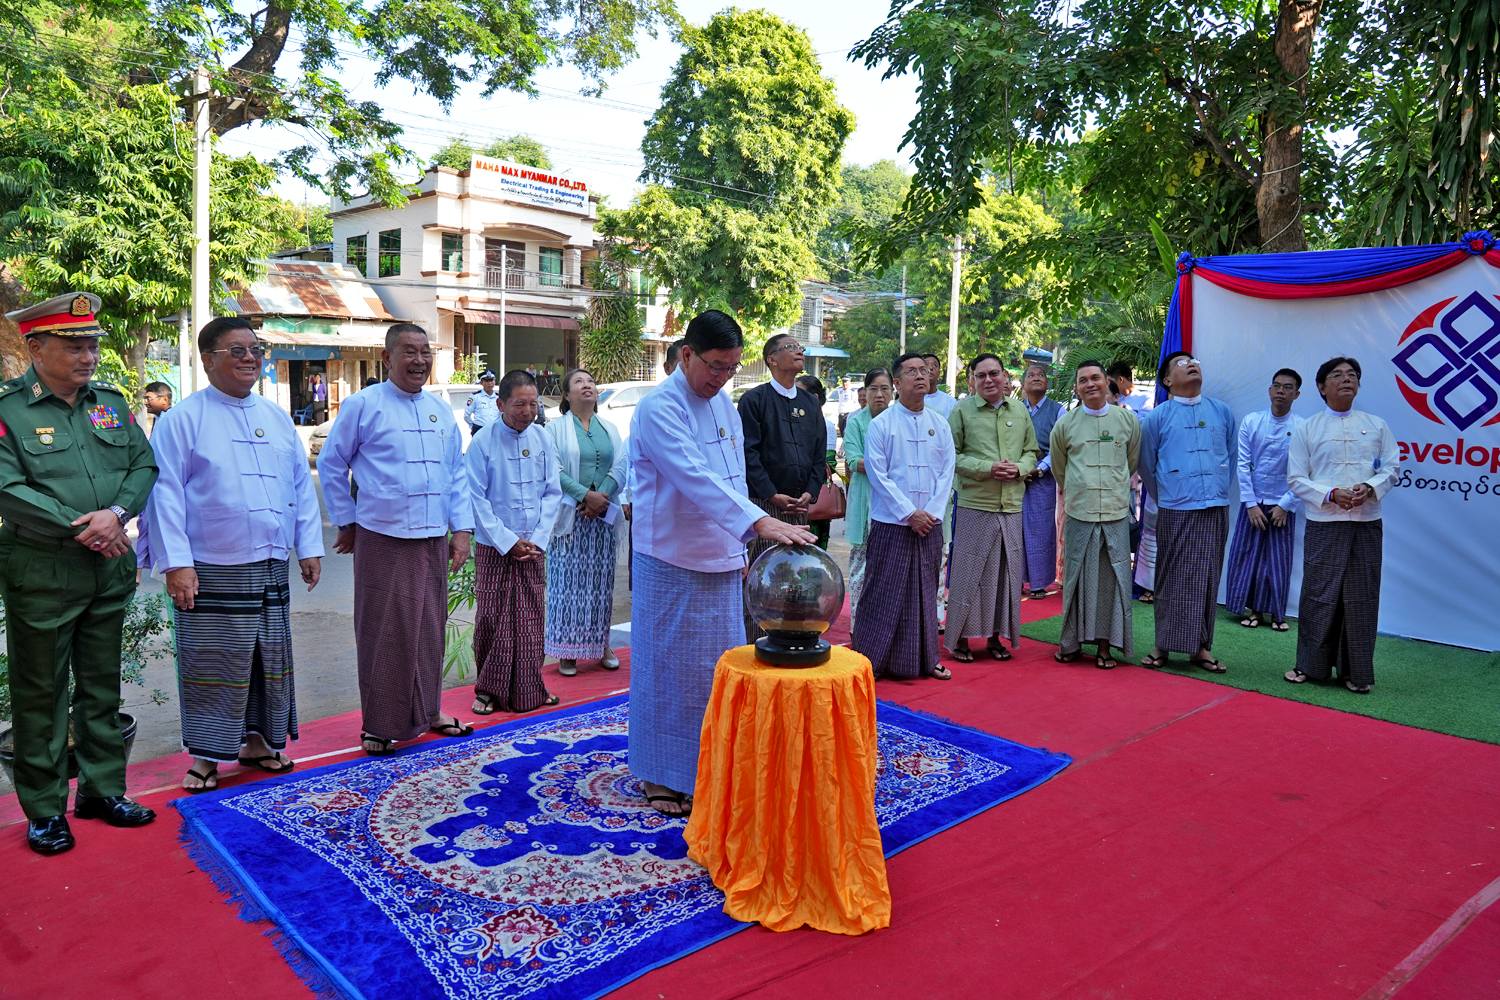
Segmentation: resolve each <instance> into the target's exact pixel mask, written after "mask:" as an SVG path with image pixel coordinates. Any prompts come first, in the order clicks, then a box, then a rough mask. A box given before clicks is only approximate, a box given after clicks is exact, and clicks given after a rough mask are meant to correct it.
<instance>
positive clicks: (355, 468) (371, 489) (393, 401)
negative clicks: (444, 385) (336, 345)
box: [318, 382, 474, 538]
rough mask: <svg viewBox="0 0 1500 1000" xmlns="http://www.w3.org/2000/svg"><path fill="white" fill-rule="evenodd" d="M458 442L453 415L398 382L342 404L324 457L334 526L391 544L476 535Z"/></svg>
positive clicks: (322, 473)
mask: <svg viewBox="0 0 1500 1000" xmlns="http://www.w3.org/2000/svg"><path fill="white" fill-rule="evenodd" d="M459 435H460V431H459V427H458V421H457V420H455V419H454V416H453V411H452V410H451V409H450V408H449V407H448V404H447V403H445V402H444V401H443V400H441V399H440V398H439V397H437V396H436V395H434V394H433V393H430V392H426V391H421V392H415V393H411V392H406V391H404V390H402V389H399V388H397V386H396V384H395V383H394V382H381V383H380V384H379V385H372V386H370V387H369V388H368V389H361V390H360V391H359V392H356V393H355V394H354V395H352V396H350V397H349V398H348V399H346V400H344V403H343V406H342V407H340V409H339V414H338V417H337V418H336V419H335V420H334V421H333V428H332V429H331V430H330V431H329V432H328V440H327V442H325V443H324V445H323V450H322V451H321V452H320V453H319V454H318V478H319V479H320V480H321V481H322V484H323V500H324V502H325V503H326V504H327V505H328V516H329V517H330V518H331V519H332V520H333V523H334V524H336V525H339V526H343V525H347V524H358V525H359V526H360V527H361V528H367V529H369V530H370V531H374V532H378V533H380V534H382V535H388V536H390V537H392V538H436V537H439V536H442V535H446V534H448V532H449V531H473V530H474V509H473V503H472V502H471V500H470V494H469V480H468V476H467V474H466V473H465V470H464V463H463V446H462V444H461V442H460V436H459ZM351 473H352V474H353V476H354V479H355V481H357V482H358V483H359V499H358V501H356V500H355V498H354V497H353V495H352V493H351V491H350V488H349V476H350V474H351Z"/></svg>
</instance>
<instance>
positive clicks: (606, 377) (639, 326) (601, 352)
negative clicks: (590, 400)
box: [578, 247, 645, 384]
mask: <svg viewBox="0 0 1500 1000" xmlns="http://www.w3.org/2000/svg"><path fill="white" fill-rule="evenodd" d="M629 266H630V260H629V258H628V257H627V256H626V255H625V254H624V252H623V251H622V250H621V249H620V248H618V247H616V248H613V249H612V250H610V251H609V252H606V253H605V254H602V255H601V256H600V259H598V260H596V261H595V262H594V263H593V265H592V267H591V268H590V280H589V285H590V286H591V287H593V288H595V289H598V290H600V291H605V290H608V291H613V292H616V293H617V294H614V295H595V296H594V297H593V298H592V299H591V300H590V301H589V308H588V312H587V313H585V314H584V317H583V320H582V322H581V323H579V335H578V359H579V360H578V363H579V364H580V365H581V366H582V367H584V368H587V369H588V371H589V374H591V375H593V376H594V380H595V381H597V382H599V383H600V384H603V383H606V382H624V381H626V380H628V379H630V378H632V377H633V376H634V374H635V366H636V363H637V362H639V361H640V358H641V331H642V330H643V329H644V327H645V316H644V310H643V309H642V308H641V306H640V303H639V302H638V301H637V299H636V297H635V296H634V295H631V294H630V273H629V270H628V269H629Z"/></svg>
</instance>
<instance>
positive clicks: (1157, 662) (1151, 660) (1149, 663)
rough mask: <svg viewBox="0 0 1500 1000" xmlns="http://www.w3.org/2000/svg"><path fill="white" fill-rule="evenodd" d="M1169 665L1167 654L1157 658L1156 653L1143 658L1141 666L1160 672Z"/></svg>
mask: <svg viewBox="0 0 1500 1000" xmlns="http://www.w3.org/2000/svg"><path fill="white" fill-rule="evenodd" d="M1166 665H1167V654H1165V653H1163V654H1162V655H1160V656H1157V655H1156V654H1155V653H1147V654H1146V655H1145V656H1143V657H1141V666H1143V667H1150V668H1151V669H1152V670H1160V669H1161V668H1162V667H1165V666H1166Z"/></svg>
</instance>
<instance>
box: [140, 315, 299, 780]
mask: <svg viewBox="0 0 1500 1000" xmlns="http://www.w3.org/2000/svg"><path fill="white" fill-rule="evenodd" d="M198 353H199V356H200V357H202V359H203V370H204V372H205V373H206V374H207V375H208V387H207V388H206V389H203V390H201V391H199V392H195V393H193V394H191V395H190V396H188V397H187V398H186V399H185V400H183V401H182V403H181V404H180V405H178V406H177V407H176V408H174V409H172V410H170V411H169V412H167V413H165V414H163V415H162V417H161V420H160V421H159V422H158V423H157V426H156V430H155V433H154V434H153V436H152V446H153V447H154V448H155V450H156V460H157V464H158V465H159V466H160V469H161V475H160V478H158V479H157V482H156V489H155V490H154V491H152V494H151V500H150V503H148V504H147V506H146V510H145V512H144V513H143V514H142V515H141V521H142V524H143V530H142V532H141V541H140V542H139V544H138V546H137V548H138V551H139V553H140V555H141V563H142V565H143V566H145V567H147V568H148V569H152V570H154V571H155V572H156V573H158V574H159V575H163V576H165V577H166V584H167V596H168V597H170V598H171V600H172V604H173V606H174V607H175V608H176V624H175V634H176V637H177V643H176V645H177V675H178V691H179V692H180V695H181V697H180V702H179V705H178V709H179V712H180V716H181V721H182V746H183V749H184V750H185V751H187V753H188V754H190V755H191V756H192V758H193V761H192V764H191V766H190V767H189V768H188V771H187V774H186V776H184V778H183V781H182V787H183V788H184V789H186V790H187V791H189V792H194V793H196V792H206V791H211V790H212V789H214V788H217V787H218V784H219V775H218V769H219V766H220V765H221V764H227V763H236V762H237V763H239V764H240V765H241V766H242V767H247V768H254V769H256V770H260V771H267V772H270V773H272V774H278V773H280V772H283V771H290V770H291V769H292V766H293V761H292V760H291V758H290V757H287V756H286V755H285V754H284V753H283V751H285V750H286V748H287V745H288V741H290V740H295V739H296V738H297V705H296V698H295V686H294V682H293V669H292V627H291V615H290V611H291V581H290V573H289V567H288V559H289V557H290V556H291V555H292V554H293V553H294V552H295V554H296V559H297V568H298V572H299V573H300V575H301V577H302V582H303V583H305V584H307V589H308V590H312V589H313V587H315V586H317V583H318V578H319V576H320V575H321V572H322V558H323V514H322V511H321V510H320V509H319V508H318V497H317V494H316V492H314V490H313V484H312V476H311V475H310V474H309V472H308V468H307V454H306V452H305V451H304V450H303V447H302V439H301V438H299V437H298V436H297V430H296V428H295V427H294V426H293V425H292V418H291V417H289V416H287V414H286V413H284V412H283V411H282V410H281V409H280V408H279V407H278V406H276V404H275V403H273V402H271V401H270V400H269V399H266V398H265V397H264V396H261V395H258V394H257V393H256V392H255V391H254V390H255V383H256V382H257V381H259V380H260V368H261V359H262V358H264V357H265V348H264V346H263V345H261V344H260V343H258V342H257V341H256V339H255V331H254V330H253V329H251V327H250V324H249V323H248V322H246V321H245V320H244V319H241V318H238V317H232V316H225V317H220V318H219V319H215V320H211V321H210V322H209V323H207V324H206V325H205V326H204V327H203V329H202V331H200V332H199V334H198Z"/></svg>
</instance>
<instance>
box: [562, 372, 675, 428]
mask: <svg viewBox="0 0 1500 1000" xmlns="http://www.w3.org/2000/svg"><path fill="white" fill-rule="evenodd" d="M656 386H657V383H656V382H606V383H604V384H603V385H601V386H599V387H598V388H599V402H598V403H597V404H595V407H594V412H596V413H598V414H599V416H601V417H603V418H604V419H605V420H608V421H609V422H610V423H611V424H613V425H614V427H615V430H617V431H619V432H620V440H622V441H624V440H626V439H627V438H629V437H630V418H631V417H634V416H635V406H636V404H637V403H639V402H640V401H641V400H643V399H645V398H646V393H648V392H650V391H651V390H652V389H655V388H656ZM548 419H551V418H550V416H549V418H548Z"/></svg>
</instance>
